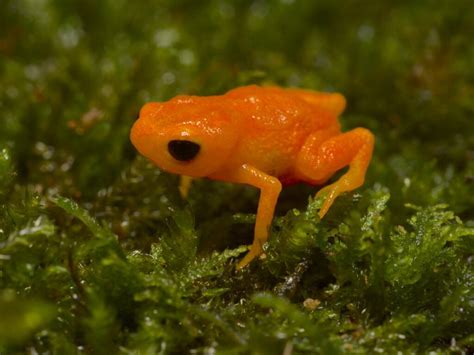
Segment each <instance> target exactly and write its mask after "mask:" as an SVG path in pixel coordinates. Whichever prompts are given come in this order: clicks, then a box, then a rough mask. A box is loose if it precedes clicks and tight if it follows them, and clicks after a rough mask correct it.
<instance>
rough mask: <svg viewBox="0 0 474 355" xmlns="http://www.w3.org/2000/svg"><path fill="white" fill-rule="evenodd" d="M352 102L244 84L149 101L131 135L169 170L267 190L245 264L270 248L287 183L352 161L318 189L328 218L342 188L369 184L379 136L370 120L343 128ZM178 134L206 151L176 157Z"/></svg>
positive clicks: (323, 177) (321, 177) (310, 179)
mask: <svg viewBox="0 0 474 355" xmlns="http://www.w3.org/2000/svg"><path fill="white" fill-rule="evenodd" d="M344 108H345V99H344V97H343V96H342V95H340V94H336V93H334V94H330V93H320V92H315V91H310V90H300V89H282V88H278V87H259V86H255V85H252V86H244V87H240V88H236V89H234V90H231V91H229V92H227V93H226V94H224V95H221V96H207V97H199V96H177V97H175V98H173V99H171V100H169V101H167V102H164V103H148V104H146V105H144V106H143V108H142V109H141V111H140V117H139V119H138V120H137V121H136V122H135V124H134V126H133V128H132V131H131V135H130V137H131V140H132V143H133V144H134V146H135V147H136V148H137V149H138V151H139V152H140V153H141V154H143V155H144V156H146V157H147V158H149V159H151V160H152V161H153V162H154V163H155V164H156V165H158V166H159V167H161V168H162V169H163V170H166V171H169V172H172V173H176V174H181V175H185V176H192V177H208V178H211V179H217V180H223V181H229V182H235V183H243V184H248V185H252V186H255V187H257V188H259V189H260V190H261V193H260V201H259V206H258V211H257V219H256V224H255V236H254V242H253V244H252V247H251V249H250V251H249V253H248V254H247V255H246V256H245V258H244V259H243V260H242V261H241V262H240V263H239V266H238V267H239V268H241V267H244V266H246V265H247V264H248V263H249V262H250V261H252V259H254V258H255V257H256V256H258V255H260V254H261V253H262V245H263V244H264V243H265V242H266V240H267V239H268V229H269V226H270V224H271V221H272V218H273V213H274V210H275V205H276V202H277V199H278V195H279V193H280V191H281V187H282V183H283V184H287V183H293V182H298V181H303V182H306V183H309V184H313V185H318V184H323V183H324V182H325V181H327V180H328V179H329V178H330V177H331V176H332V175H333V174H334V173H335V172H336V171H338V170H340V169H341V168H343V167H345V166H347V165H349V170H348V171H347V173H346V174H344V175H343V176H342V177H341V178H340V179H339V180H338V181H336V182H335V183H333V184H331V185H328V186H325V187H324V188H323V189H322V190H320V191H319V192H318V196H319V195H322V196H324V197H325V200H324V204H323V206H322V208H321V210H320V212H319V215H320V217H321V218H322V217H323V216H324V215H325V214H326V212H327V211H328V209H329V207H330V206H331V205H332V203H333V202H334V199H335V198H336V197H337V196H338V195H339V194H341V193H343V192H345V191H351V190H353V189H355V188H357V187H359V186H361V185H362V184H363V182H364V178H365V172H366V170H367V167H368V164H369V162H370V159H371V157H372V150H373V145H374V137H373V135H372V134H371V133H370V131H368V130H366V129H364V128H356V129H354V130H352V131H349V132H346V133H341V131H340V125H339V122H338V115H339V114H340V113H342V111H343V110H344ZM176 140H178V141H188V142H193V143H195V144H197V145H199V147H200V149H199V152H198V153H197V155H196V156H195V157H193V158H192V159H190V160H188V161H182V160H176V159H175V158H174V157H173V156H172V154H170V152H169V147H168V143H169V142H170V141H176Z"/></svg>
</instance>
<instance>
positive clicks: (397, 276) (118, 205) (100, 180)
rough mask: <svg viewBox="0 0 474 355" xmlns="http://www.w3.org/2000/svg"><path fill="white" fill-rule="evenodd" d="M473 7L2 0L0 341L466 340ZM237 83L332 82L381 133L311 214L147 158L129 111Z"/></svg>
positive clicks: (304, 200)
mask: <svg viewBox="0 0 474 355" xmlns="http://www.w3.org/2000/svg"><path fill="white" fill-rule="evenodd" d="M473 18H474V5H473V3H472V1H470V0H456V1H441V2H440V1H434V0H421V1H416V2H415V1H399V2H390V1H378V2H375V1H374V2H362V1H297V0H295V1H291V0H287V1H283V0H282V1H270V0H267V1H265V0H253V1H247V0H242V1H218V0H214V1H202V2H201V1H194V0H192V1H191V0H178V1H176V0H169V1H168V0H163V1H141V2H136V3H133V2H126V1H122V0H118V1H117V0H114V1H112V0H104V1H91V0H80V1H79V0H43V1H28V0H3V1H2V2H1V3H0V87H1V90H0V116H1V127H0V151H1V154H0V208H1V209H0V289H1V290H0V353H1V354H7V353H17V352H18V353H21V352H29V353H56V354H67V353H77V352H79V353H94V354H95V353H99V354H100V353H108V354H112V353H127V354H138V353H149V354H155V353H160V354H168V353H183V352H192V353H207V354H213V353H215V351H217V353H221V354H247V353H253V354H281V353H284V354H291V353H295V354H299V353H310V354H312V353H324V354H336V353H341V352H354V353H376V352H386V353H395V352H396V351H402V352H405V353H406V352H428V351H433V352H436V353H460V352H465V353H469V352H472V351H474V268H473V263H474V259H473V258H474V207H473V206H474V60H473V58H474V46H473V42H472V38H474V21H473V20H472V19H473ZM248 83H261V84H266V83H276V84H279V85H282V86H298V87H306V88H314V89H318V90H327V91H339V92H342V93H343V94H345V95H346V97H347V98H348V109H347V111H346V112H345V114H344V115H343V118H342V124H343V126H344V128H345V129H350V128H354V127H356V126H364V127H367V128H369V129H371V130H372V131H373V132H374V134H375V135H376V137H377V142H376V148H375V155H374V159H373V162H372V164H371V166H370V169H369V173H368V176H367V181H366V184H365V185H364V187H363V188H361V189H359V190H357V191H356V192H354V193H352V194H346V195H345V196H343V197H341V198H339V199H338V200H337V202H336V203H335V205H334V206H333V207H332V209H331V210H330V212H329V214H328V215H327V217H326V218H325V219H324V220H323V221H319V220H318V219H317V218H316V211H317V208H318V206H319V204H320V201H318V200H314V201H313V200H310V201H309V203H308V196H311V195H313V194H314V192H315V189H314V188H310V187H306V186H295V187H291V188H289V189H287V190H286V191H285V192H284V193H283V194H282V197H281V199H280V202H279V206H278V216H277V218H276V219H275V221H274V224H273V226H272V236H271V239H270V242H269V243H268V245H267V248H266V256H267V257H266V258H265V259H264V260H259V261H255V262H254V263H252V265H251V266H250V267H249V268H247V269H246V270H244V271H242V272H236V271H235V265H236V262H237V260H238V259H239V258H240V257H241V256H242V255H243V252H244V248H243V247H240V245H243V244H246V243H249V242H250V241H251V238H252V229H253V221H254V215H253V213H254V212H255V209H256V204H257V197H258V194H257V191H255V190H254V189H251V188H248V187H244V186H237V185H231V184H223V183H218V182H210V181H204V180H203V181H197V182H196V183H195V184H194V185H193V188H192V190H191V193H190V197H189V199H188V200H186V201H184V200H182V199H181V198H180V196H179V193H178V190H177V178H176V177H175V176H171V175H168V174H165V173H162V172H160V171H159V170H157V169H156V168H155V167H153V166H151V165H150V164H149V163H147V162H146V161H145V160H144V159H143V158H141V157H138V156H137V154H136V152H135V150H134V149H133V148H132V146H131V144H130V142H129V139H128V133H129V129H130V126H131V124H132V123H133V121H134V119H135V117H136V115H137V112H138V110H139V108H140V106H141V105H142V104H143V103H144V102H146V101H149V100H165V99H168V98H170V97H172V96H174V95H176V94H178V93H184V92H185V93H193V94H199V95H205V94H217V93H222V92H225V91H226V90H228V89H230V88H233V87H235V86H238V85H242V84H248Z"/></svg>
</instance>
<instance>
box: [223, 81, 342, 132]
mask: <svg viewBox="0 0 474 355" xmlns="http://www.w3.org/2000/svg"><path fill="white" fill-rule="evenodd" d="M225 96H226V97H227V98H229V99H231V102H232V105H233V106H234V108H235V109H236V110H238V111H239V112H241V113H243V114H244V115H246V116H247V120H249V121H250V122H252V123H253V124H255V126H257V127H261V128H264V127H266V128H270V129H279V128H280V129H283V130H288V129H291V128H292V127H293V126H294V128H299V129H304V130H306V129H308V130H309V131H315V130H319V129H324V128H326V127H329V126H333V125H338V123H337V117H338V115H339V114H340V113H341V112H342V111H343V109H344V107H345V99H344V97H343V96H342V95H340V94H330V93H318V92H315V91H310V90H301V89H283V88H279V87H275V86H270V87H261V86H257V85H250V86H243V87H239V88H236V89H234V90H231V91H229V92H228V93H227V94H225Z"/></svg>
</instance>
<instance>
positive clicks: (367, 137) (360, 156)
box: [297, 128, 374, 217]
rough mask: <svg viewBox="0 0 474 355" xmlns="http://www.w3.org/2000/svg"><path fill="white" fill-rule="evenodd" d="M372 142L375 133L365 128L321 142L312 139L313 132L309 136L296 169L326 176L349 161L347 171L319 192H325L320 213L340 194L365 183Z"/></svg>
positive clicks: (314, 177) (311, 176)
mask: <svg viewBox="0 0 474 355" xmlns="http://www.w3.org/2000/svg"><path fill="white" fill-rule="evenodd" d="M316 134H317V133H316ZM373 146H374V136H373V135H372V133H371V132H370V131H368V130H367V129H365V128H356V129H354V130H352V131H349V132H346V133H342V134H339V135H337V136H333V137H331V138H329V139H327V140H325V141H324V142H322V143H321V142H316V141H314V140H312V138H311V136H310V137H309V138H308V140H307V142H306V143H305V144H304V146H303V148H302V150H301V151H300V153H299V155H298V159H297V171H298V173H299V174H300V175H302V176H303V177H304V178H306V179H308V180H313V181H318V180H324V179H327V178H328V177H330V176H331V175H332V174H334V173H335V172H336V171H338V170H339V169H341V168H343V167H345V166H347V165H349V170H348V171H347V173H346V174H344V175H343V176H342V177H341V178H340V179H339V180H338V181H336V182H335V183H333V184H331V185H328V186H326V187H324V188H323V189H321V190H320V191H319V192H318V196H320V195H326V200H325V201H324V204H323V206H322V208H321V210H320V211H319V215H320V217H323V216H324V215H325V214H326V212H327V211H328V209H329V208H330V207H331V205H332V203H333V202H334V200H335V198H336V197H337V196H338V195H339V194H341V193H342V192H345V191H351V190H354V189H356V188H357V187H359V186H361V185H362V184H363V183H364V178H365V172H366V170H367V167H368V165H369V162H370V159H371V157H372V150H373Z"/></svg>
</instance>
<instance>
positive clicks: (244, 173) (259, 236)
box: [232, 165, 281, 269]
mask: <svg viewBox="0 0 474 355" xmlns="http://www.w3.org/2000/svg"><path fill="white" fill-rule="evenodd" d="M232 178H233V181H235V182H239V183H243V184H248V185H252V186H255V187H258V188H259V189H260V199H259V202H258V209H257V220H256V222H255V232H254V240H253V243H252V247H251V249H250V251H249V252H248V253H247V255H246V256H245V257H244V258H243V259H242V260H241V261H240V263H239V265H238V268H239V269H240V268H243V267H244V266H246V265H247V264H248V263H250V262H251V261H252V260H253V259H254V258H255V257H257V256H258V255H260V254H261V253H262V251H263V249H262V246H263V244H265V242H266V241H267V239H268V228H269V226H270V224H271V222H272V219H273V214H274V212H275V205H276V202H277V199H278V195H279V194H280V191H281V183H280V181H279V180H278V179H277V178H275V177H273V176H270V175H267V174H265V173H263V172H261V171H260V170H258V169H256V168H254V167H251V166H249V165H243V166H242V167H240V168H239V169H238V170H237V171H236V172H235V173H234V175H233V176H232Z"/></svg>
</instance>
